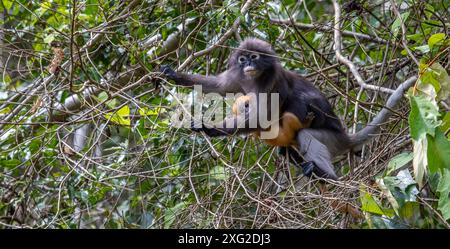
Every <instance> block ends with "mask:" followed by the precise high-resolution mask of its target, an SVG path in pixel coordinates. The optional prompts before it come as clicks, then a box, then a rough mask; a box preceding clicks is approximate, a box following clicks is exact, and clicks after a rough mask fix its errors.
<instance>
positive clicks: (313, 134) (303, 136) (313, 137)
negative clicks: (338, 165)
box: [297, 129, 338, 180]
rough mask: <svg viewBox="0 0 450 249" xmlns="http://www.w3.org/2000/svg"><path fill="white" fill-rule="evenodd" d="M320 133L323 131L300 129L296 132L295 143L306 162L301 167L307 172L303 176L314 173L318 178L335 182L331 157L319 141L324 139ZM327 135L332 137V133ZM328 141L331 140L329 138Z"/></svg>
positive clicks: (335, 176) (326, 148)
mask: <svg viewBox="0 0 450 249" xmlns="http://www.w3.org/2000/svg"><path fill="white" fill-rule="evenodd" d="M320 131H323V130H314V129H302V130H300V131H299V132H298V135H297V142H298V145H299V149H300V154H301V155H302V156H303V158H304V160H305V161H306V162H304V163H302V164H301V166H302V167H303V170H304V171H307V172H306V173H305V175H308V173H309V174H310V173H314V174H315V175H317V176H318V177H322V178H329V179H333V180H337V179H338V177H337V175H336V173H335V172H334V167H333V164H332V163H331V158H332V155H331V153H330V151H329V149H328V147H327V145H325V144H326V143H325V144H324V143H323V141H321V140H322V139H323V138H324V137H323V136H322V135H323V134H322V133H320ZM324 132H325V131H324ZM319 135H320V136H319ZM327 135H329V136H333V133H332V132H331V133H327ZM330 139H331V140H333V138H331V137H330ZM336 139H337V137H336Z"/></svg>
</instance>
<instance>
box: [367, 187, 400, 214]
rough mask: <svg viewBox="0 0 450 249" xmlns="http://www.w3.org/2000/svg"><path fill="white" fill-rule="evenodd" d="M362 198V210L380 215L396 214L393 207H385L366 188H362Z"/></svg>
mask: <svg viewBox="0 0 450 249" xmlns="http://www.w3.org/2000/svg"><path fill="white" fill-rule="evenodd" d="M360 200H361V205H362V206H361V210H363V211H366V212H369V213H372V214H378V215H385V216H387V217H392V216H394V211H393V210H392V209H385V208H383V207H382V206H381V205H380V204H378V202H377V201H376V200H375V198H374V197H372V196H371V195H370V194H369V193H368V192H366V191H365V190H361V195H360Z"/></svg>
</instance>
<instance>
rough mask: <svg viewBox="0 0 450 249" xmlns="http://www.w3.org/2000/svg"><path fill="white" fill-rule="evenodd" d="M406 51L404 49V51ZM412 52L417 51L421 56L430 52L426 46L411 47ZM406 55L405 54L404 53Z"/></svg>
mask: <svg viewBox="0 0 450 249" xmlns="http://www.w3.org/2000/svg"><path fill="white" fill-rule="evenodd" d="M404 50H405V51H406V49H404ZM412 50H414V51H416V50H418V51H420V52H421V53H423V54H426V53H428V52H430V47H429V46H428V45H423V46H417V47H413V49H412ZM402 52H403V51H402ZM406 54H407V53H406Z"/></svg>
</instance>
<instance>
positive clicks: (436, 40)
mask: <svg viewBox="0 0 450 249" xmlns="http://www.w3.org/2000/svg"><path fill="white" fill-rule="evenodd" d="M444 40H445V34H444V33H437V34H434V35H432V36H431V37H430V38H429V39H428V46H429V47H430V49H432V48H433V46H434V45H436V44H442V42H443V41H444Z"/></svg>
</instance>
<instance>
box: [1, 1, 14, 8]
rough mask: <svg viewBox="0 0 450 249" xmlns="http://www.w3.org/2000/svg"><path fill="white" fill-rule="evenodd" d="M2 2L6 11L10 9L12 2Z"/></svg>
mask: <svg viewBox="0 0 450 249" xmlns="http://www.w3.org/2000/svg"><path fill="white" fill-rule="evenodd" d="M2 2H3V6H5V9H6V10H9V9H11V7H12V5H13V3H14V1H10V0H3V1H2Z"/></svg>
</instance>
